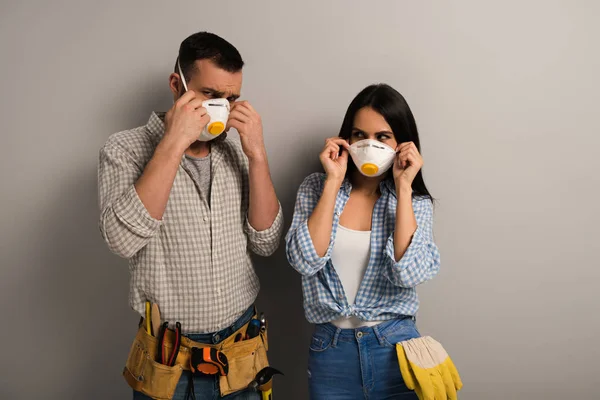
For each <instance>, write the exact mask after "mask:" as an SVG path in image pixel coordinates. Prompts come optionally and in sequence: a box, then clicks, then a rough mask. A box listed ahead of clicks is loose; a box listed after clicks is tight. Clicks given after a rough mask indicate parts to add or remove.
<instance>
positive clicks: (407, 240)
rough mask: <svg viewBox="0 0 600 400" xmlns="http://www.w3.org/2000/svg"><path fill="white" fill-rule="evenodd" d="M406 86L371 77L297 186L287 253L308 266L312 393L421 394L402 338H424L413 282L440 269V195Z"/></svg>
mask: <svg viewBox="0 0 600 400" xmlns="http://www.w3.org/2000/svg"><path fill="white" fill-rule="evenodd" d="M419 149H420V144H419V136H418V132H417V127H416V124H415V120H414V117H413V115H412V112H411V111H410V108H409V106H408V104H407V103H406V101H405V100H404V98H403V97H402V95H401V94H400V93H398V92H397V91H396V90H394V89H393V88H391V87H390V86H388V85H383V84H380V85H373V86H369V87H367V88H365V89H364V90H363V91H362V92H360V93H359V94H358V95H357V96H356V98H355V99H354V100H353V101H352V103H351V104H350V106H349V108H348V111H347V112H346V116H345V117H344V121H343V123H342V127H341V130H340V134H339V137H334V138H329V139H327V140H326V141H325V147H324V149H323V151H322V152H321V154H320V156H319V158H320V160H321V163H322V165H323V168H324V169H325V174H322V173H317V174H313V175H310V176H309V177H308V178H306V179H305V180H304V182H303V183H302V185H301V186H300V189H299V192H298V198H297V202H296V208H295V211H294V218H293V221H292V226H291V228H290V230H289V232H288V234H287V236H286V250H287V257H288V260H289V262H290V264H291V265H292V266H293V267H294V268H295V269H296V270H297V271H298V272H300V274H301V275H302V286H303V292H304V308H305V313H306V318H307V319H308V321H309V322H311V323H314V324H316V326H315V331H314V334H313V337H312V341H311V345H310V355H309V371H308V374H309V386H310V394H311V398H312V399H364V398H370V399H417V396H416V394H415V393H414V392H412V391H410V390H409V389H407V387H406V385H405V384H404V381H403V379H402V376H401V374H400V369H399V366H398V359H397V355H396V350H395V344H396V343H398V342H400V341H403V340H408V339H412V338H416V337H419V332H418V331H417V329H416V327H415V322H414V315H415V313H416V312H417V308H418V304H419V303H418V300H417V295H416V291H415V287H416V286H417V285H418V284H420V283H423V282H425V281H427V280H429V279H431V278H433V277H434V276H435V275H436V274H437V272H438V270H439V266H440V257H439V252H438V249H437V247H436V245H435V244H434V242H433V232H432V219H433V204H432V198H431V195H430V194H429V191H428V190H427V188H426V186H425V183H424V181H423V176H422V173H421V167H422V166H423V159H422V158H421V155H420V153H419Z"/></svg>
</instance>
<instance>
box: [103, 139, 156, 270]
mask: <svg viewBox="0 0 600 400" xmlns="http://www.w3.org/2000/svg"><path fill="white" fill-rule="evenodd" d="M141 174H142V170H141V169H140V167H139V166H138V165H136V163H135V162H134V160H133V159H132V158H131V156H129V155H128V154H127V153H126V152H125V151H124V150H121V149H119V148H118V147H117V146H116V145H113V144H110V143H107V144H106V145H105V146H104V147H103V148H102V149H101V150H100V159H99V165H98V197H99V204H100V211H101V214H100V221H99V227H100V232H101V233H102V237H103V239H104V241H105V242H106V243H107V245H108V247H109V249H110V250H111V251H112V252H113V253H115V254H117V255H119V256H121V257H123V258H131V257H133V256H134V255H135V254H136V253H137V252H138V251H139V250H140V249H142V248H143V247H144V246H145V245H146V244H147V243H148V242H149V241H150V239H152V237H154V235H156V233H157V231H158V229H159V228H160V225H161V221H159V220H157V219H154V218H152V217H151V216H150V213H148V210H146V208H145V207H144V204H143V203H142V201H141V200H140V198H139V196H138V194H137V192H136V190H135V186H134V184H135V182H136V181H137V179H138V178H139V176H140V175H141Z"/></svg>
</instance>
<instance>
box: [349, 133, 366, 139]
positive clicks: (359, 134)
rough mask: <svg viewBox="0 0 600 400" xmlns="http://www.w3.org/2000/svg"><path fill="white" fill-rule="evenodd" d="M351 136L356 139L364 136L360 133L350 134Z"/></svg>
mask: <svg viewBox="0 0 600 400" xmlns="http://www.w3.org/2000/svg"><path fill="white" fill-rule="evenodd" d="M352 136H354V137H357V138H361V137H363V136H364V133H362V132H354V133H353V134H352Z"/></svg>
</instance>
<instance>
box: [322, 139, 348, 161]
mask: <svg viewBox="0 0 600 400" xmlns="http://www.w3.org/2000/svg"><path fill="white" fill-rule="evenodd" d="M340 150H341V152H342V154H346V157H347V151H346V149H345V148H343V147H340V145H339V144H337V143H334V142H333V141H327V142H326V144H325V147H324V148H323V151H322V152H321V157H325V158H329V159H331V160H334V161H335V160H337V159H338V158H339V157H340Z"/></svg>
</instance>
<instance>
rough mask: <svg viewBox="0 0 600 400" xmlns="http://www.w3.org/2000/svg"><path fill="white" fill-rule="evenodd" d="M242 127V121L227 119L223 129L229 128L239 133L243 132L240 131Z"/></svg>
mask: <svg viewBox="0 0 600 400" xmlns="http://www.w3.org/2000/svg"><path fill="white" fill-rule="evenodd" d="M243 126H244V123H243V122H242V121H240V120H238V119H232V118H229V120H228V121H227V126H226V127H225V129H226V130H229V129H230V128H234V129H235V130H236V131H238V133H239V132H240V131H243V129H242V127H243Z"/></svg>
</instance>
